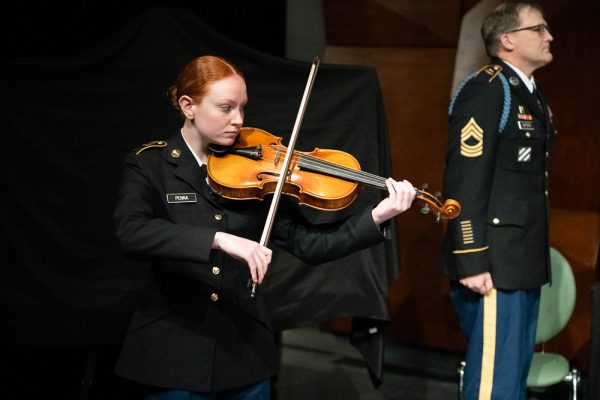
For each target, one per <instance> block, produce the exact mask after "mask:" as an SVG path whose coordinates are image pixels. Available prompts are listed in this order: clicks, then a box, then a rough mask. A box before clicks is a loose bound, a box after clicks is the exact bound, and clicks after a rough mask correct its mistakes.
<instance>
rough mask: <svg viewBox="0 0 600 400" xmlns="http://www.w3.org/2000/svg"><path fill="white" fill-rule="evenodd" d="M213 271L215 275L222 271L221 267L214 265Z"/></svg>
mask: <svg viewBox="0 0 600 400" xmlns="http://www.w3.org/2000/svg"><path fill="white" fill-rule="evenodd" d="M212 273H213V274H214V275H219V274H220V273H221V268H219V267H212Z"/></svg>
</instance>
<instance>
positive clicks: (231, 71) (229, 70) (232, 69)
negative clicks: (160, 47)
mask: <svg viewBox="0 0 600 400" xmlns="http://www.w3.org/2000/svg"><path fill="white" fill-rule="evenodd" d="M233 75H237V76H239V77H241V78H242V79H244V75H243V74H242V72H241V71H240V70H239V69H238V68H237V67H236V66H235V65H233V64H232V63H230V62H229V61H227V60H225V59H224V58H221V57H216V56H202V57H198V58H195V59H193V60H192V61H190V62H189V63H188V64H187V65H186V66H185V67H183V69H182V70H181V72H180V73H179V75H178V76H177V83H175V85H172V86H170V87H169V91H168V95H169V100H170V101H171V104H172V105H173V107H175V109H176V110H178V111H179V112H181V109H180V108H179V99H180V98H181V96H189V97H191V98H192V100H193V101H194V103H200V102H201V101H202V98H203V97H204V95H206V92H207V91H208V86H209V85H210V84H211V83H213V82H216V81H220V80H221V79H224V78H227V77H230V76H233Z"/></svg>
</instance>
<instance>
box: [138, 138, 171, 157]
mask: <svg viewBox="0 0 600 400" xmlns="http://www.w3.org/2000/svg"><path fill="white" fill-rule="evenodd" d="M166 146H167V142H166V141H164V140H154V141H152V142H148V143H144V144H143V145H142V147H140V148H139V149H138V151H136V152H135V155H136V156H137V155H138V154H140V153H141V152H142V151H144V150H148V149H152V148H162V147H166Z"/></svg>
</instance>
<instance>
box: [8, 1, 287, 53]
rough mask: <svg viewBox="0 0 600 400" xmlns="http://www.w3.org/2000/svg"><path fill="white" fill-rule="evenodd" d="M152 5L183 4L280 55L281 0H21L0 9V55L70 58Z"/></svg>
mask: <svg viewBox="0 0 600 400" xmlns="http://www.w3.org/2000/svg"><path fill="white" fill-rule="evenodd" d="M155 7H169V8H183V9H185V10H187V11H188V12H189V13H190V14H192V15H195V16H197V17H199V18H201V19H202V20H203V21H204V22H205V23H206V24H208V25H209V26H211V27H212V28H213V29H215V30H216V31H218V32H220V33H222V34H224V35H226V36H228V37H230V38H231V39H234V40H236V41H239V42H240V43H243V44H245V45H247V46H250V47H252V48H255V49H257V50H261V51H263V52H266V53H269V54H273V55H277V56H283V55H284V54H285V1H279V0H260V1H243V0H230V1H202V0H199V1H181V0H180V1H141V0H138V1H136V0H125V1H115V0H107V1H84V0H82V1H72V0H68V1H60V2H53V1H43V0H32V1H20V2H10V3H6V4H5V5H3V6H2V10H1V12H0V49H2V50H1V53H0V57H1V58H14V57H26V58H32V57H33V58H69V57H73V56H77V55H79V54H81V53H83V52H84V51H85V50H87V49H89V48H90V47H92V46H94V45H96V44H98V43H99V42H100V41H102V39H104V38H106V37H107V36H108V35H109V34H110V33H111V32H114V31H116V30H117V29H118V28H120V27H122V26H124V25H125V24H127V23H128V22H130V21H131V20H132V19H133V18H134V17H136V16H137V15H139V14H140V13H142V12H143V11H145V10H148V9H150V8H155Z"/></svg>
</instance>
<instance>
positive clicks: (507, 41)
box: [499, 33, 515, 51]
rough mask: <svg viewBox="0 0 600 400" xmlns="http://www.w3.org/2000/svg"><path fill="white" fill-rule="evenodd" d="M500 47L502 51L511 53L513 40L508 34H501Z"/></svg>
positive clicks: (513, 44)
mask: <svg viewBox="0 0 600 400" xmlns="http://www.w3.org/2000/svg"><path fill="white" fill-rule="evenodd" d="M499 39H500V47H501V48H502V50H504V51H513V50H514V48H515V43H514V38H513V37H512V36H511V35H510V34H508V33H503V34H501V35H500V38H499Z"/></svg>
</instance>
